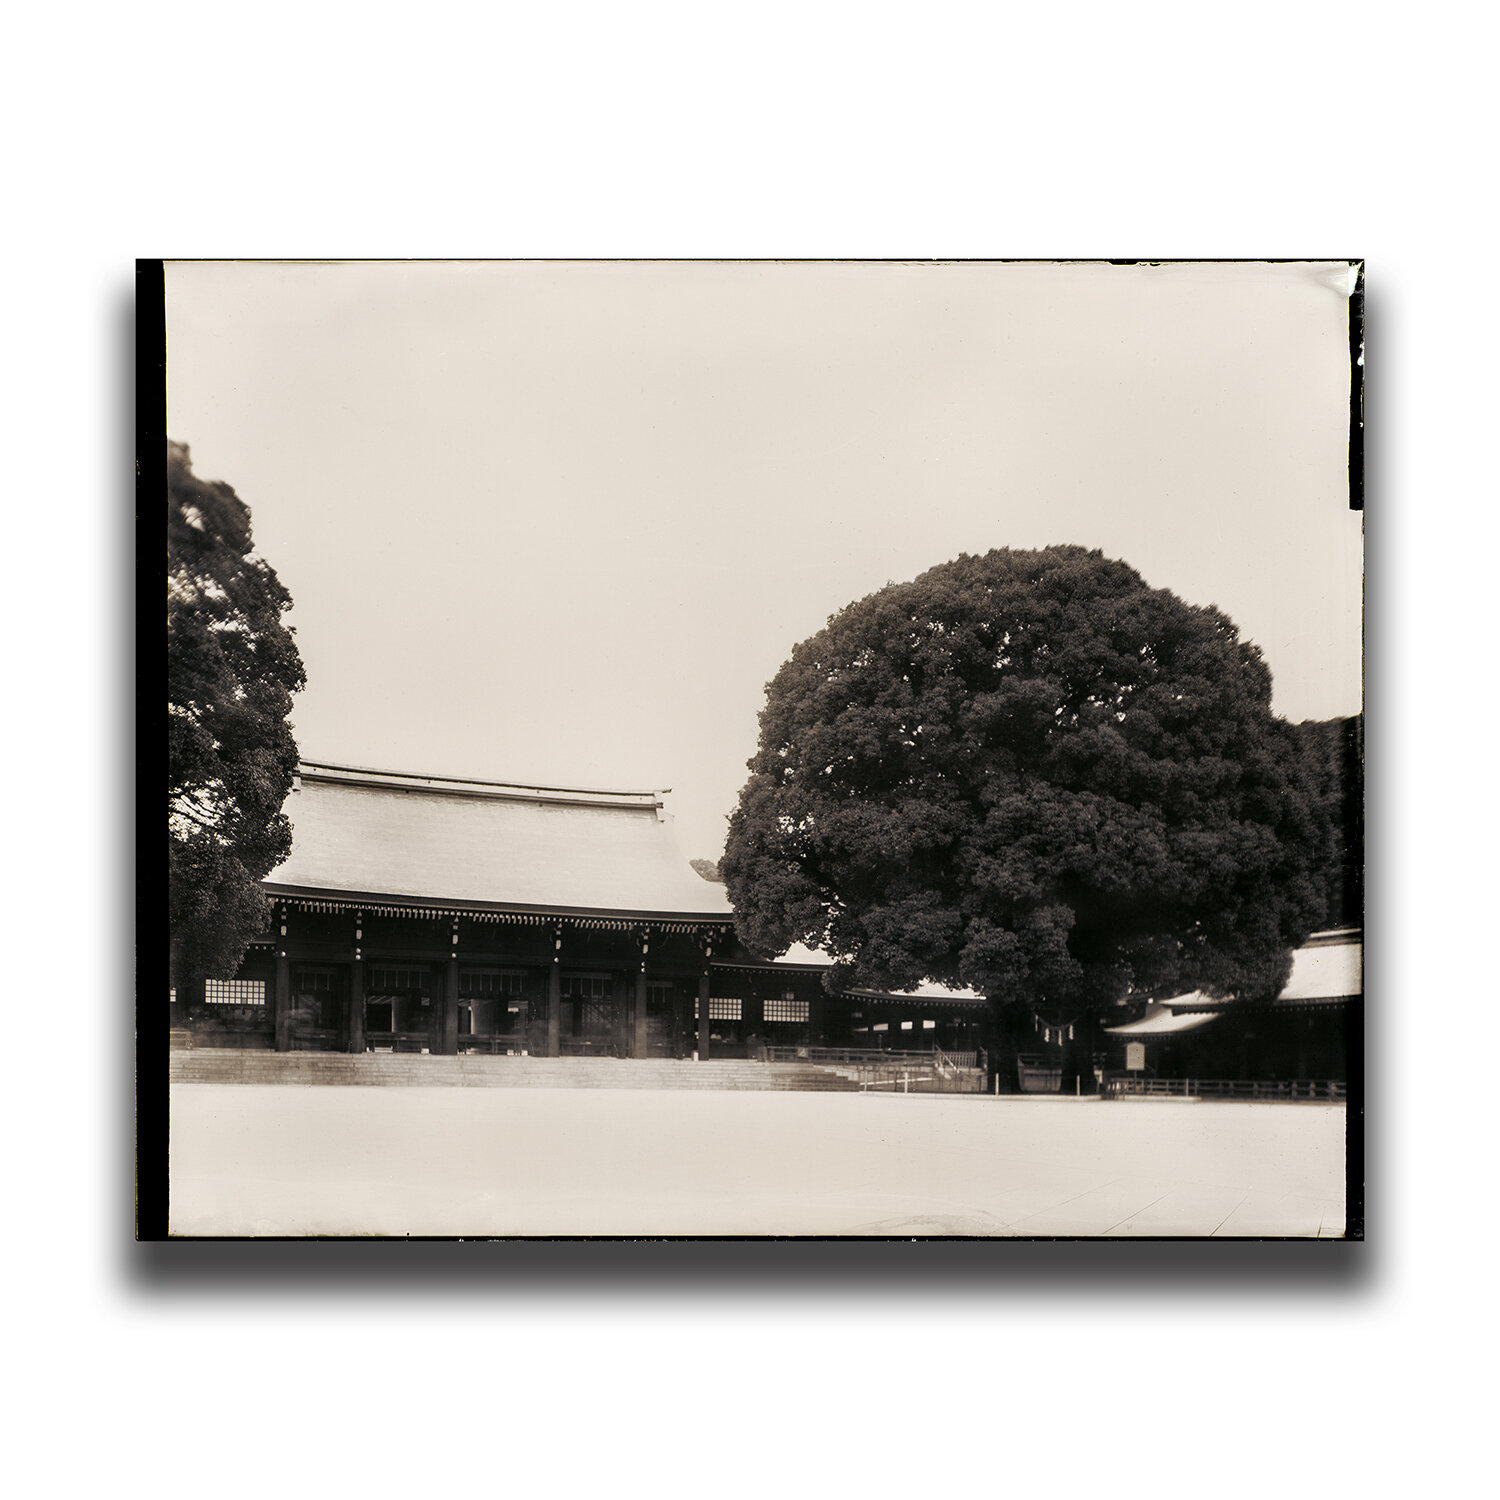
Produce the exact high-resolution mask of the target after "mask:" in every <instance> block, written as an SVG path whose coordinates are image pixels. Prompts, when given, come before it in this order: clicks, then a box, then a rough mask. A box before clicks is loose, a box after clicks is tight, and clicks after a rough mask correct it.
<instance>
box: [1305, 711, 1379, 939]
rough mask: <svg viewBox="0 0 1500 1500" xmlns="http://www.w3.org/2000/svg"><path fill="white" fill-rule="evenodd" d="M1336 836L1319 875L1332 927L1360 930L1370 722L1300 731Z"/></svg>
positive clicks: (1360, 718)
mask: <svg viewBox="0 0 1500 1500" xmlns="http://www.w3.org/2000/svg"><path fill="white" fill-rule="evenodd" d="M1295 728H1296V731H1297V738H1298V739H1299V740H1300V741H1301V743H1302V752H1303V755H1304V756H1305V757H1306V759H1307V764H1308V770H1309V772H1310V774H1311V775H1312V778H1313V784H1314V786H1315V787H1316V789H1317V794H1318V798H1319V800H1320V802H1321V803H1322V805H1323V809H1324V812H1325V813H1326V814H1327V817H1328V821H1329V825H1330V828H1331V831H1332V839H1331V842H1330V844H1329V847H1328V852H1327V858H1326V859H1325V861H1324V864H1323V867H1322V869H1321V870H1320V872H1319V877H1318V878H1319V881H1320V884H1321V886H1322V889H1323V896H1324V905H1325V907H1326V911H1325V914H1324V918H1323V920H1324V922H1325V923H1326V924H1327V925H1328V926H1329V927H1360V926H1362V925H1363V923H1364V905H1365V721H1364V715H1363V714H1356V715H1354V716H1353V717H1352V718H1348V719H1308V720H1305V721H1304V722H1303V723H1301V724H1298V725H1296V726H1295Z"/></svg>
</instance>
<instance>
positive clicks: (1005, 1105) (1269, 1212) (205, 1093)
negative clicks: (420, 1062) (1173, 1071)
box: [171, 1084, 1345, 1236]
mask: <svg viewBox="0 0 1500 1500" xmlns="http://www.w3.org/2000/svg"><path fill="white" fill-rule="evenodd" d="M1344 1128H1345V1110H1344V1108H1343V1107H1342V1106H1328V1107H1324V1106H1319V1105H1310V1104H1300V1105H1299V1104H1239V1103H1192V1102H1187V1101H1154V1100H1150V1101H1148V1100H1131V1101H1118V1102H1111V1103H1101V1102H1099V1101H1096V1100H1073V1099H994V1098H985V1097H941V1096H938V1097H932V1096H928V1097H919V1096H910V1097H901V1096H895V1097H892V1096H889V1095H885V1096H880V1095H860V1094H820V1093H805V1094H801V1093H715V1092H694V1091H688V1090H672V1091H662V1092H651V1091H647V1090H638V1089H628V1090H604V1089H600V1090H589V1089H558V1090H554V1089H530V1088H528V1089H503V1088H494V1089H469V1088H433V1089H426V1088H389V1089H382V1088H308V1087H255V1086H250V1085H218V1084H178V1085H176V1086H174V1087H173V1089H172V1155H171V1163H172V1165H171V1172H172V1176H171V1228H172V1232H173V1233H174V1234H181V1235H205V1234H226V1235H276V1234H283V1235H304V1234H339V1235H349V1234H378V1235H406V1234H419V1235H421V1234H427V1235H465V1236H489V1235H590V1234H597V1235H626V1236H658V1235H768V1234H769V1235H858V1234H894V1235H931V1234H957V1235H1058V1234H1060V1235H1146V1234H1170V1235H1224V1236H1245V1235H1251V1236H1254V1235H1299V1236H1302V1235H1306V1236H1313V1235H1324V1236H1327V1235H1338V1234H1341V1233H1342V1232H1343V1228H1344V1212H1345V1205H1344Z"/></svg>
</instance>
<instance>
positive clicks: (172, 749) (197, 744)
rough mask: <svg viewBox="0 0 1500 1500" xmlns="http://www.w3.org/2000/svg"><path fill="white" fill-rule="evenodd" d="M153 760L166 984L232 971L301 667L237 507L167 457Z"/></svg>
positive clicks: (286, 759) (287, 743)
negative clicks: (159, 688) (161, 727)
mask: <svg viewBox="0 0 1500 1500" xmlns="http://www.w3.org/2000/svg"><path fill="white" fill-rule="evenodd" d="M167 488H168V494H167V558H168V572H167V695H168V705H167V756H168V772H167V776H168V781H167V797H168V804H167V805H168V813H167V829H168V848H169V855H168V857H169V907H170V920H171V927H172V981H173V983H174V984H175V985H178V986H181V985H185V984H189V985H190V984H192V983H194V982H195V981H197V980H201V979H203V978H205V977H213V976H224V977H227V976H228V975H231V974H233V973H234V971H235V969H236V968H237V967H238V965H239V962H240V960H241V958H243V956H244V953H245V949H246V947H247V945H248V944H249V942H250V940H251V939H252V938H253V937H254V936H255V935H256V934H257V933H258V932H260V931H261V930H262V929H263V928H264V926H265V923H266V919H267V916H268V914H269V903H268V901H267V900H266V898H265V896H264V895H263V894H262V892H261V890H260V885H259V882H260V881H261V880H263V879H264V878H265V876H266V875H267V874H269V872H270V871H271V870H272V869H274V868H275V866H276V865H278V864H279V863H280V862H281V861H282V860H284V859H285V858H286V856H287V854H288V852H289V851H290V849H291V824H290V823H289V821H288V820H287V818H286V816H285V814H284V813H283V812H282V811H281V807H282V804H283V802H285V800H286V796H287V793H288V792H289V791H290V790H291V785H292V777H293V774H294V773H295V771H296V767H297V745H296V742H295V740H294V739H293V738H292V726H291V725H290V724H289V723H288V722H287V714H288V713H289V712H290V710H291V706H292V694H293V693H295V692H296V691H297V690H298V689H299V688H301V687H302V686H303V683H304V680H305V679H304V675H303V670H302V659H301V657H300V656H299V654H298V652H297V647H296V643H295V642H294V640H293V638H292V631H291V629H290V628H289V627H288V626H286V625H284V624H282V619H281V617H282V615H283V614H284V613H285V612H286V611H287V610H288V609H289V608H290V607H291V602H292V601H291V596H290V595H289V594H288V593H287V591H286V589H285V588H283V587H282V585H281V583H280V582H279V581H278V579H277V577H276V574H275V572H274V571H273V569H272V568H271V566H270V565H269V564H268V563H267V562H265V561H264V560H263V559H262V558H259V557H255V556H253V555H252V552H251V537H250V512H249V510H248V509H247V507H246V506H245V504H244V502H243V501H241V500H240V499H239V497H238V496H237V495H236V494H235V493H234V491H233V490H232V489H230V488H229V486H228V485H226V484H217V483H211V482H208V481H205V480H201V479H198V478H197V477H196V476H195V475H194V474H193V471H192V466H191V463H190V460H189V454H188V450H187V448H186V447H184V446H183V445H182V444H180V443H171V444H169V445H168V458H167Z"/></svg>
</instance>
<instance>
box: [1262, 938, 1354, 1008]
mask: <svg viewBox="0 0 1500 1500" xmlns="http://www.w3.org/2000/svg"><path fill="white" fill-rule="evenodd" d="M1360 937H1361V934H1359V933H1322V932H1318V933H1314V934H1313V936H1312V937H1311V938H1309V939H1308V942H1307V944H1306V946H1305V947H1302V948H1298V949H1297V951H1296V952H1295V953H1293V954H1292V973H1291V977H1290V978H1289V979H1288V980H1287V982H1286V988H1285V989H1283V990H1282V992H1281V993H1280V994H1279V995H1278V996H1277V997H1276V1000H1277V1003H1278V1004H1283V1005H1306V1004H1308V1003H1309V1002H1316V1001H1320V1000H1352V999H1353V998H1354V997H1355V996H1357V995H1362V994H1364V991H1365V965H1364V952H1365V950H1364V945H1363V944H1362V943H1361V941H1360ZM1330 940H1331V941H1330Z"/></svg>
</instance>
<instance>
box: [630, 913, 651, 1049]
mask: <svg viewBox="0 0 1500 1500" xmlns="http://www.w3.org/2000/svg"><path fill="white" fill-rule="evenodd" d="M640 942H641V961H640V963H639V964H638V965H637V966H636V971H635V1027H634V1030H633V1033H632V1036H631V1046H630V1055H631V1056H632V1057H645V1056H647V1055H648V1054H649V1052H650V1046H651V1044H650V1042H649V1041H648V1040H647V1037H648V1028H647V1025H646V960H647V957H648V956H649V954H650V952H651V934H650V932H649V930H648V931H645V932H642V933H641V939H640Z"/></svg>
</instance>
